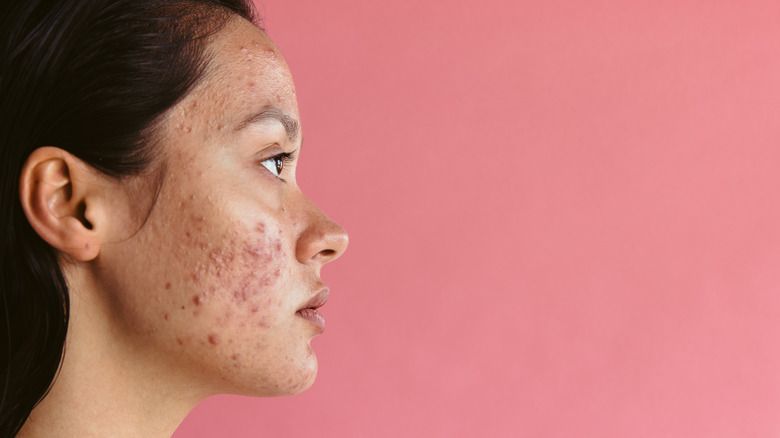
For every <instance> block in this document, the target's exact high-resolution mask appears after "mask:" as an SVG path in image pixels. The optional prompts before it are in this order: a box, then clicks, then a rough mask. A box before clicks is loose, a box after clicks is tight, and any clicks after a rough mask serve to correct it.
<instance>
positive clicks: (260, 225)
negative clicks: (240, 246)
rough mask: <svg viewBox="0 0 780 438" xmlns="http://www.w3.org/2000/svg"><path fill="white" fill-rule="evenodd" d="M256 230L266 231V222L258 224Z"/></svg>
mask: <svg viewBox="0 0 780 438" xmlns="http://www.w3.org/2000/svg"><path fill="white" fill-rule="evenodd" d="M256 230H257V231H259V232H261V233H264V232H265V224H257V227H256Z"/></svg>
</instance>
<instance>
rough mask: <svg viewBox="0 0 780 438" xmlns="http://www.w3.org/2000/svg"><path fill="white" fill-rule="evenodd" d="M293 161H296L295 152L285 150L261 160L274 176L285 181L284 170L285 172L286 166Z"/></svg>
mask: <svg viewBox="0 0 780 438" xmlns="http://www.w3.org/2000/svg"><path fill="white" fill-rule="evenodd" d="M293 161H295V152H283V153H281V154H277V155H274V156H273V157H270V158H266V159H265V160H263V161H260V164H261V165H262V166H263V167H265V168H266V169H267V170H268V171H269V172H271V173H272V174H274V176H276V177H277V178H279V179H280V180H282V181H284V179H283V178H282V172H284V169H285V167H287V165H289V164H290V163H291V162H293Z"/></svg>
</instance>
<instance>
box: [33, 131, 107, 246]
mask: <svg viewBox="0 0 780 438" xmlns="http://www.w3.org/2000/svg"><path fill="white" fill-rule="evenodd" d="M95 172H96V171H95V170H94V169H92V168H91V167H89V166H88V165H87V164H85V163H84V162H82V161H81V160H79V159H78V158H76V157H75V156H73V155H71V154H69V153H68V152H66V151H64V150H62V149H59V148H55V147H48V146H47V147H42V148H38V149H36V150H35V151H33V153H32V154H30V156H29V157H28V158H27V162H26V163H25V165H24V167H23V168H22V174H21V178H20V181H19V195H20V197H21V202H22V208H23V210H24V213H25V215H26V216H27V220H28V221H29V222H30V225H32V227H33V229H34V230H35V231H36V232H37V233H38V235H40V236H41V238H43V240H45V241H46V242H47V243H48V244H49V245H51V246H53V247H54V248H56V249H58V250H60V251H62V252H64V253H67V254H69V255H70V256H72V257H73V258H75V259H76V260H79V261H89V260H92V259H94V258H95V257H97V255H98V253H99V252H100V243H101V239H100V231H101V230H100V223H101V222H102V216H103V215H102V209H103V205H102V202H101V199H100V196H99V195H100V191H99V184H95V183H96V182H97V181H95V179H96V178H95Z"/></svg>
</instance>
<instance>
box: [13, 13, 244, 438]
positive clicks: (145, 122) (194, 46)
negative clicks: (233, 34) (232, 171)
mask: <svg viewBox="0 0 780 438" xmlns="http://www.w3.org/2000/svg"><path fill="white" fill-rule="evenodd" d="M235 14H237V15H238V16H240V17H243V18H245V19H247V20H250V21H254V20H255V16H254V14H253V6H252V3H251V1H249V0H170V1H165V0H2V6H0V157H2V158H0V166H1V168H0V233H2V234H0V239H1V242H0V436H13V435H14V434H15V433H17V432H18V431H19V429H21V427H22V425H23V424H24V422H25V421H26V420H27V418H28V416H29V415H30V412H31V411H32V409H33V408H34V407H35V406H36V404H37V403H38V402H39V401H40V400H41V399H43V397H44V396H45V395H46V393H47V392H48V390H49V388H50V387H51V384H52V382H53V381H54V378H55V377H56V374H57V372H58V370H59V367H60V363H61V360H62V355H63V354H64V343H65V336H66V332H67V327H68V317H69V297H68V287H67V284H66V282H65V279H64V277H63V274H62V272H61V270H60V266H59V263H58V255H57V251H56V250H55V249H53V248H52V247H51V246H49V245H48V244H47V243H45V242H44V241H43V240H42V239H41V238H40V237H39V236H38V235H37V234H36V232H35V231H34V230H33V229H32V227H31V226H30V224H29V222H28V221H27V220H26V218H25V215H24V212H23V211H22V208H21V203H20V200H19V178H20V172H21V169H22V166H23V164H24V162H25V161H26V159H27V157H28V156H29V155H30V154H31V153H32V152H33V151H34V150H35V149H37V148H39V147H41V146H56V147H59V148H62V149H64V150H66V151H68V152H70V153H71V154H73V155H75V156H77V157H79V158H80V159H81V160H83V161H84V162H86V163H89V164H90V165H92V166H93V167H95V168H97V169H99V170H101V171H102V172H104V173H106V174H108V175H111V176H114V177H122V176H125V175H133V174H139V173H140V172H141V171H143V170H144V169H146V167H147V166H148V164H149V163H150V162H151V161H152V159H153V158H154V156H155V148H154V139H155V127H156V124H158V123H159V121H160V120H161V116H162V115H163V114H164V113H165V112H166V111H167V110H168V109H169V108H171V107H172V106H173V105H175V104H176V103H177V102H178V101H180V100H181V99H182V98H183V97H184V96H185V95H186V94H187V93H188V92H189V91H190V90H191V89H192V88H193V86H194V85H195V84H196V83H197V82H198V80H199V79H200V78H201V77H202V75H203V73H204V71H205V70H206V68H207V65H208V59H207V58H208V57H207V56H206V54H205V46H206V43H207V38H208V37H209V36H211V35H213V34H214V33H216V32H218V31H219V30H220V29H221V28H222V26H224V24H225V23H226V22H227V21H228V19H229V18H230V17H231V16H234V15H235Z"/></svg>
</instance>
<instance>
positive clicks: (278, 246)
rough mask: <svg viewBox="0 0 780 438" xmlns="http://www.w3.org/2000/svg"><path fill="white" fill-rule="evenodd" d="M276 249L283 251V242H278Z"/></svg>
mask: <svg viewBox="0 0 780 438" xmlns="http://www.w3.org/2000/svg"><path fill="white" fill-rule="evenodd" d="M276 250H277V251H281V250H282V244H281V242H276Z"/></svg>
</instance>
